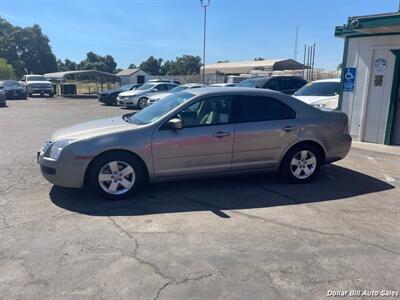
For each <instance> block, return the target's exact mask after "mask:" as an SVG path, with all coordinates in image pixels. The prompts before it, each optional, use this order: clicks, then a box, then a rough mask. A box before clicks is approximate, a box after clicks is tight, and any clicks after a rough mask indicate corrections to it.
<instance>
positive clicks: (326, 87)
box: [294, 82, 340, 97]
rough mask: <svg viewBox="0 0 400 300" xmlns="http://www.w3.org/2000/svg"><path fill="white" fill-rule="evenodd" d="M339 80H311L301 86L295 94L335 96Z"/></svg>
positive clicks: (338, 88) (338, 87)
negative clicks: (311, 81)
mask: <svg viewBox="0 0 400 300" xmlns="http://www.w3.org/2000/svg"><path fill="white" fill-rule="evenodd" d="M339 90H340V82H313V83H310V84H307V85H305V86H303V87H302V88H301V89H299V90H298V91H297V92H296V93H295V94H294V95H295V96H326V97H329V96H335V95H337V94H338V93H339Z"/></svg>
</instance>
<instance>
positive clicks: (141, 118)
mask: <svg viewBox="0 0 400 300" xmlns="http://www.w3.org/2000/svg"><path fill="white" fill-rule="evenodd" d="M193 96H194V95H193V94H190V93H187V92H180V93H175V94H172V95H169V96H167V97H165V98H163V100H162V101H158V102H155V103H154V104H152V105H150V106H147V107H146V108H144V109H142V110H141V111H140V112H138V113H136V114H134V115H132V116H130V117H128V121H129V122H131V123H133V124H137V125H144V124H150V123H153V122H156V121H158V120H159V119H161V118H162V117H163V116H164V115H165V114H166V113H168V112H170V111H171V110H172V109H174V108H175V107H177V106H178V105H180V104H182V103H184V102H186V101H188V100H189V99H190V98H192V97H193Z"/></svg>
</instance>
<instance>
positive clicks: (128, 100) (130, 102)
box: [117, 97, 137, 107]
mask: <svg viewBox="0 0 400 300" xmlns="http://www.w3.org/2000/svg"><path fill="white" fill-rule="evenodd" d="M117 104H119V105H124V106H127V107H129V106H136V105H137V98H124V99H121V98H119V97H118V98H117Z"/></svg>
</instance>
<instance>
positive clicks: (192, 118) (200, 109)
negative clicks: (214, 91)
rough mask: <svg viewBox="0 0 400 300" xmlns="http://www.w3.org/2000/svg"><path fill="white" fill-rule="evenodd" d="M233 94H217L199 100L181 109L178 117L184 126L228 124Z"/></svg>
mask: <svg viewBox="0 0 400 300" xmlns="http://www.w3.org/2000/svg"><path fill="white" fill-rule="evenodd" d="M232 102H233V101H232V97H231V96H215V97H209V98H206V99H203V100H200V101H197V102H195V103H193V104H191V105H190V106H188V107H186V108H185V109H183V110H181V111H180V112H179V113H178V115H177V117H178V118H180V119H181V120H182V126H183V128H188V127H198V126H207V125H217V124H226V123H229V122H230V115H231V111H232Z"/></svg>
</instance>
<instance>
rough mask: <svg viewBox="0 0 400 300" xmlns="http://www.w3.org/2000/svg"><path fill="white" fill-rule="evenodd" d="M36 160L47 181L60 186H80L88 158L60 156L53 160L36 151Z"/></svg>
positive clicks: (82, 184) (83, 182)
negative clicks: (65, 157)
mask: <svg viewBox="0 0 400 300" xmlns="http://www.w3.org/2000/svg"><path fill="white" fill-rule="evenodd" d="M37 162H38V164H39V166H40V171H41V173H42V175H43V177H44V178H45V179H46V180H47V181H48V182H50V183H52V184H54V185H57V186H62V187H68V188H81V187H83V186H84V184H85V171H86V168H87V166H88V165H89V163H90V160H86V159H85V160H77V159H75V158H69V159H62V158H61V157H60V159H59V160H57V161H55V160H53V159H50V158H47V157H45V156H44V155H43V154H41V153H40V152H38V153H37Z"/></svg>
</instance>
